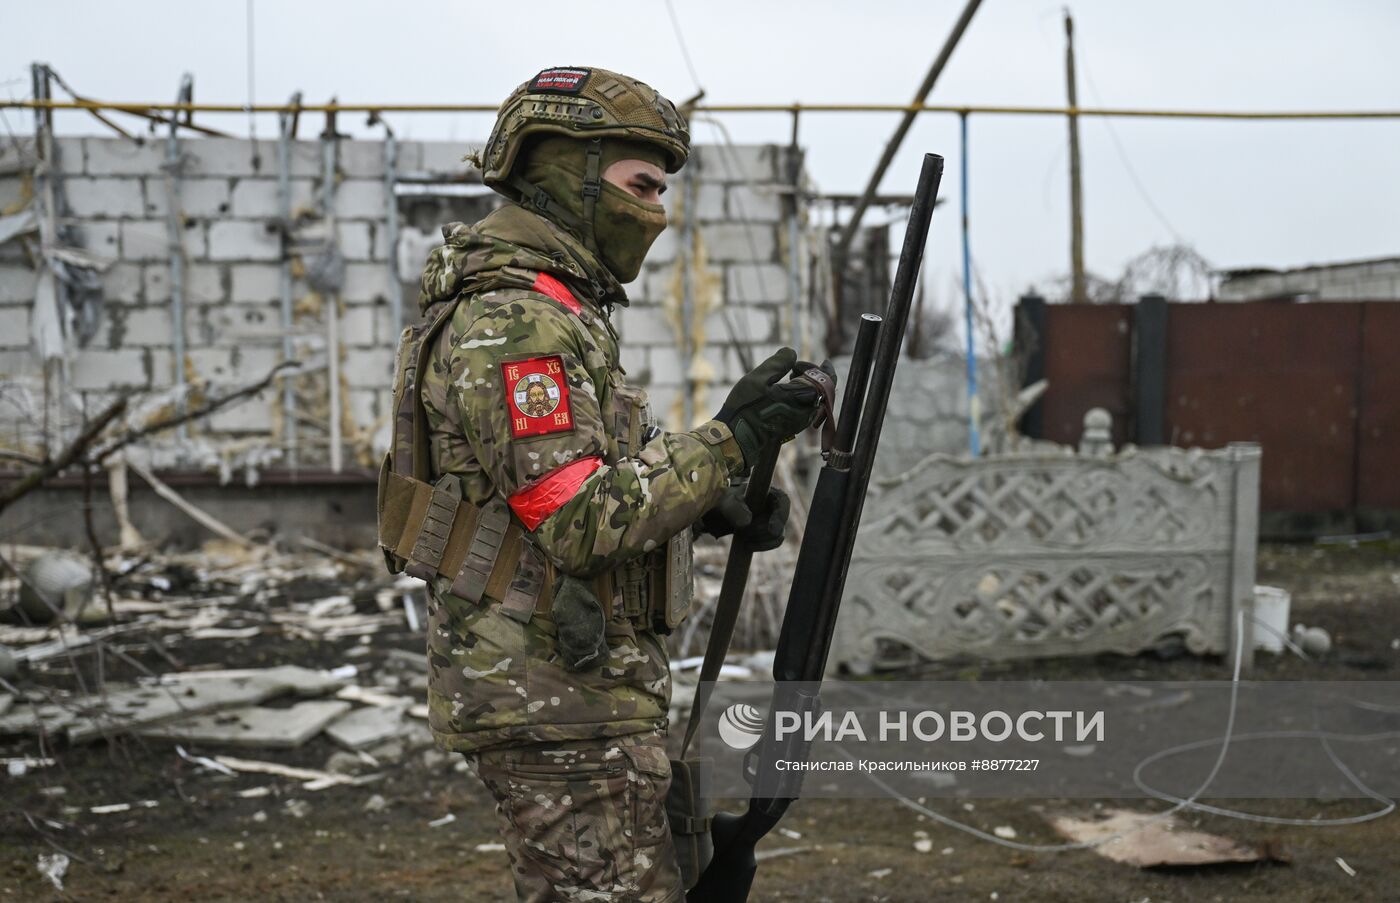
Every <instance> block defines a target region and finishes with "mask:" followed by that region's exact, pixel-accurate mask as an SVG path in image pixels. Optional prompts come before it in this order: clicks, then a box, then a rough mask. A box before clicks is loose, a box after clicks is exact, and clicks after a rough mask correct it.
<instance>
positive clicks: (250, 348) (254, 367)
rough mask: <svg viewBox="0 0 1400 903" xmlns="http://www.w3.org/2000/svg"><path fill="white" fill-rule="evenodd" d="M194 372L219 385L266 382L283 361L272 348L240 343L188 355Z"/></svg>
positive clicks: (279, 354) (277, 350) (278, 352)
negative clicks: (272, 371) (264, 379)
mask: <svg viewBox="0 0 1400 903" xmlns="http://www.w3.org/2000/svg"><path fill="white" fill-rule="evenodd" d="M186 357H187V358H188V360H189V362H190V367H191V369H192V370H193V371H194V372H195V373H196V374H198V375H199V376H200V377H202V378H204V379H207V380H211V381H213V382H217V383H224V384H229V383H245V382H253V381H256V380H259V379H262V378H263V377H264V376H266V375H267V373H268V371H269V370H271V369H272V368H273V367H275V366H276V365H277V362H278V361H279V360H281V357H282V355H281V351H280V350H279V349H276V348H271V347H260V346H256V345H247V344H236V345H233V346H232V347H215V348H197V349H194V350H192V351H189V352H188V353H187V354H186Z"/></svg>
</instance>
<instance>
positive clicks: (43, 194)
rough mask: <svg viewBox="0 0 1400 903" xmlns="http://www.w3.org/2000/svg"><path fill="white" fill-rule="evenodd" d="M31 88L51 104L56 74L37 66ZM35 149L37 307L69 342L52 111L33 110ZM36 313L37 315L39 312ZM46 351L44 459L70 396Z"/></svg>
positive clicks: (62, 367) (60, 365) (59, 364)
mask: <svg viewBox="0 0 1400 903" xmlns="http://www.w3.org/2000/svg"><path fill="white" fill-rule="evenodd" d="M29 76H30V80H31V87H32V90H33V93H34V100H35V101H36V102H37V101H40V100H43V101H48V100H51V99H52V90H53V73H52V72H50V71H49V67H48V64H47V63H34V64H33V65H31V66H30V67H29ZM34 149H35V152H36V154H37V155H38V158H39V161H38V163H37V164H36V166H35V167H34V173H35V180H36V182H37V183H38V184H37V186H36V187H37V188H38V189H39V190H38V192H37V194H38V197H39V199H40V203H42V205H43V215H42V216H40V217H39V249H40V255H39V258H40V260H39V283H38V289H39V290H38V291H36V293H35V294H36V302H35V303H36V304H37V303H38V299H40V298H43V299H48V300H51V301H52V303H53V304H54V305H55V306H56V307H57V310H56V311H54V319H55V320H56V321H57V322H58V324H59V328H60V330H62V331H63V332H64V333H65V335H64V341H65V343H66V340H67V336H66V333H67V329H66V328H65V327H64V318H63V310H64V309H65V308H66V307H67V305H66V304H65V303H64V297H65V294H66V292H67V289H66V288H65V287H64V284H63V280H61V279H59V278H58V276H57V275H56V274H55V273H54V271H53V267H52V266H51V265H50V263H49V257H48V252H49V251H50V250H52V249H53V248H54V247H55V246H56V245H57V244H58V189H57V186H56V185H55V184H54V182H55V181H56V180H57V179H58V148H57V146H56V145H55V144H54V140H53V110H51V109H44V108H42V107H37V106H36V107H35V108H34ZM46 281H47V283H48V284H49V285H51V286H52V287H53V293H52V295H50V294H49V293H47V292H45V291H43V287H44V284H45V282H46ZM36 313H37V312H36ZM41 350H42V351H44V352H45V353H44V356H43V360H42V363H43V367H44V424H43V440H44V455H45V457H48V454H49V450H50V449H51V448H52V447H53V441H52V440H53V438H54V437H53V436H52V435H51V433H52V432H53V431H54V430H58V431H59V433H60V434H61V433H62V431H63V416H62V412H63V396H64V395H65V394H67V376H66V370H67V363H66V362H67V358H66V357H65V356H62V355H60V356H59V357H58V358H57V360H55V359H54V358H53V357H51V356H49V354H48V353H47V349H41Z"/></svg>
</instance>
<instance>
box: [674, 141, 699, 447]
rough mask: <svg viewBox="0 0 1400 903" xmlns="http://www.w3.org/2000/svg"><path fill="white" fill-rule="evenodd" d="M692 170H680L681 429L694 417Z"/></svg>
mask: <svg viewBox="0 0 1400 903" xmlns="http://www.w3.org/2000/svg"><path fill="white" fill-rule="evenodd" d="M695 194H696V191H695V168H694V167H692V166H687V167H686V168H685V169H683V170H681V206H682V207H683V208H684V209H685V216H684V217H682V218H681V267H682V269H681V315H680V327H681V328H680V335H679V336H678V337H677V338H679V340H680V344H681V361H682V364H681V366H683V367H685V391H684V392H682V393H681V423H682V427H681V428H682V429H687V430H688V429H690V428H691V427H692V426H694V423H692V419H693V418H694V417H695V380H694V379H693V374H694V372H695V361H694V357H695V349H694V348H693V347H692V345H693V344H694V343H693V342H692V341H691V335H692V325H693V324H692V323H691V318H693V317H694V316H695Z"/></svg>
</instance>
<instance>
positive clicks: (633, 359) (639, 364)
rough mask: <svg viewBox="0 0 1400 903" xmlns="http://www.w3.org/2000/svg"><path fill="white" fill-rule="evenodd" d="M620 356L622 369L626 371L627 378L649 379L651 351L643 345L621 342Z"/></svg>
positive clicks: (634, 379) (635, 379)
mask: <svg viewBox="0 0 1400 903" xmlns="http://www.w3.org/2000/svg"><path fill="white" fill-rule="evenodd" d="M621 358H622V369H623V370H624V371H625V372H626V373H627V376H628V378H629V379H631V380H633V381H637V380H642V379H650V374H651V352H650V350H649V349H647V348H646V347H645V346H643V345H632V344H629V343H627V342H623V343H622V349H621Z"/></svg>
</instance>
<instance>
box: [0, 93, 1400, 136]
mask: <svg viewBox="0 0 1400 903" xmlns="http://www.w3.org/2000/svg"><path fill="white" fill-rule="evenodd" d="M0 109H31V110H94V109H95V110H119V111H122V112H127V113H138V114H139V113H145V112H153V113H166V112H176V113H247V112H248V111H250V110H251V111H252V112H254V113H380V114H383V113H496V112H497V111H499V109H500V104H446V103H442V104H424V103H418V104H415V103H397V104H396V103H374V104H369V103H359V104H315V105H312V106H303V107H298V106H291V105H285V104H253V105H252V106H248V105H246V104H206V103H200V104H195V103H190V104H169V103H164V104H162V103H126V102H115V101H96V100H86V101H76V100H38V101H36V100H0ZM695 112H696V113H697V114H699V113H956V114H963V113H967V114H972V113H977V114H981V115H1000V116H1081V117H1084V116H1090V117H1107V118H1117V119H1134V118H1145V119H1240V120H1282V119H1400V110H1178V109H1163V110H1151V109H1137V108H1132V107H1042V106H1028V105H1016V104H1002V105H982V104H924V103H814V104H805V103H745V104H711V105H709V106H701V107H696V108H695ZM182 127H184V128H194V129H196V130H198V127H197V126H193V125H190V124H188V123H183V124H182Z"/></svg>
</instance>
